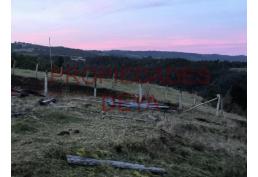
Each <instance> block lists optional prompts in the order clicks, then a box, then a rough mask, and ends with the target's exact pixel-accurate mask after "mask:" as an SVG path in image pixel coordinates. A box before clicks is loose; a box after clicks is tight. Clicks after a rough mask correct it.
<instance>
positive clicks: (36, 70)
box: [35, 63, 39, 79]
mask: <svg viewBox="0 0 258 177" xmlns="http://www.w3.org/2000/svg"><path fill="white" fill-rule="evenodd" d="M38 67H39V64H38V63H37V64H36V69H35V75H36V79H37V78H38Z"/></svg>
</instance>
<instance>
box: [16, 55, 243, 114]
mask: <svg viewBox="0 0 258 177" xmlns="http://www.w3.org/2000/svg"><path fill="white" fill-rule="evenodd" d="M14 60H15V66H16V67H17V68H23V69H32V70H35V65H36V64H37V63H39V70H40V71H46V70H49V68H50V60H49V56H47V55H37V56H33V55H25V54H19V53H12V62H13V61H14ZM52 60H53V66H54V67H53V68H54V69H53V71H58V69H59V68H60V67H61V66H62V67H63V71H64V73H65V72H67V73H69V74H75V75H81V76H85V75H86V73H88V74H89V75H90V76H93V75H95V76H96V77H102V78H112V77H113V76H114V75H115V77H116V78H117V79H124V80H131V81H136V82H150V83H155V84H159V85H166V86H169V87H174V88H177V89H181V90H186V91H189V92H194V93H197V94H198V95H200V96H202V97H203V98H205V99H209V98H213V97H214V96H215V95H216V94H217V93H220V94H222V96H223V97H224V109H225V110H226V111H229V112H235V113H238V114H241V115H246V114H247V112H246V111H247V72H246V66H247V63H246V62H230V61H220V60H215V61H205V60H201V61H190V60H187V59H183V58H173V59H172V58H167V59H153V58H152V57H144V58H141V59H137V58H128V57H119V56H97V57H96V56H91V57H88V58H87V59H85V61H81V60H79V61H73V60H71V59H70V57H67V56H53V57H52ZM185 78H186V79H185ZM201 81H202V82H201Z"/></svg>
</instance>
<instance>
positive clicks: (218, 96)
mask: <svg viewBox="0 0 258 177" xmlns="http://www.w3.org/2000/svg"><path fill="white" fill-rule="evenodd" d="M217 98H218V102H217V108H216V116H219V108H220V94H217Z"/></svg>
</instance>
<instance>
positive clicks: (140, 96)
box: [139, 83, 142, 103]
mask: <svg viewBox="0 0 258 177" xmlns="http://www.w3.org/2000/svg"><path fill="white" fill-rule="evenodd" d="M139 102H140V103H141V102H142V84H141V83H139Z"/></svg>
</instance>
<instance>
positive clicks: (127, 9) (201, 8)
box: [12, 0, 247, 55]
mask: <svg viewBox="0 0 258 177" xmlns="http://www.w3.org/2000/svg"><path fill="white" fill-rule="evenodd" d="M246 28H247V27H246V0H123V1H122V0H12V42H14V41H21V42H30V43H35V44H42V45H48V37H49V36H50V37H51V41H52V45H53V46H65V47H72V48H80V49H89V50H91V49H96V50H110V49H121V50H162V51H181V52H194V53H207V54H210V53H217V54H229V55H239V54H244V55H246V30H247V29H246Z"/></svg>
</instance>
